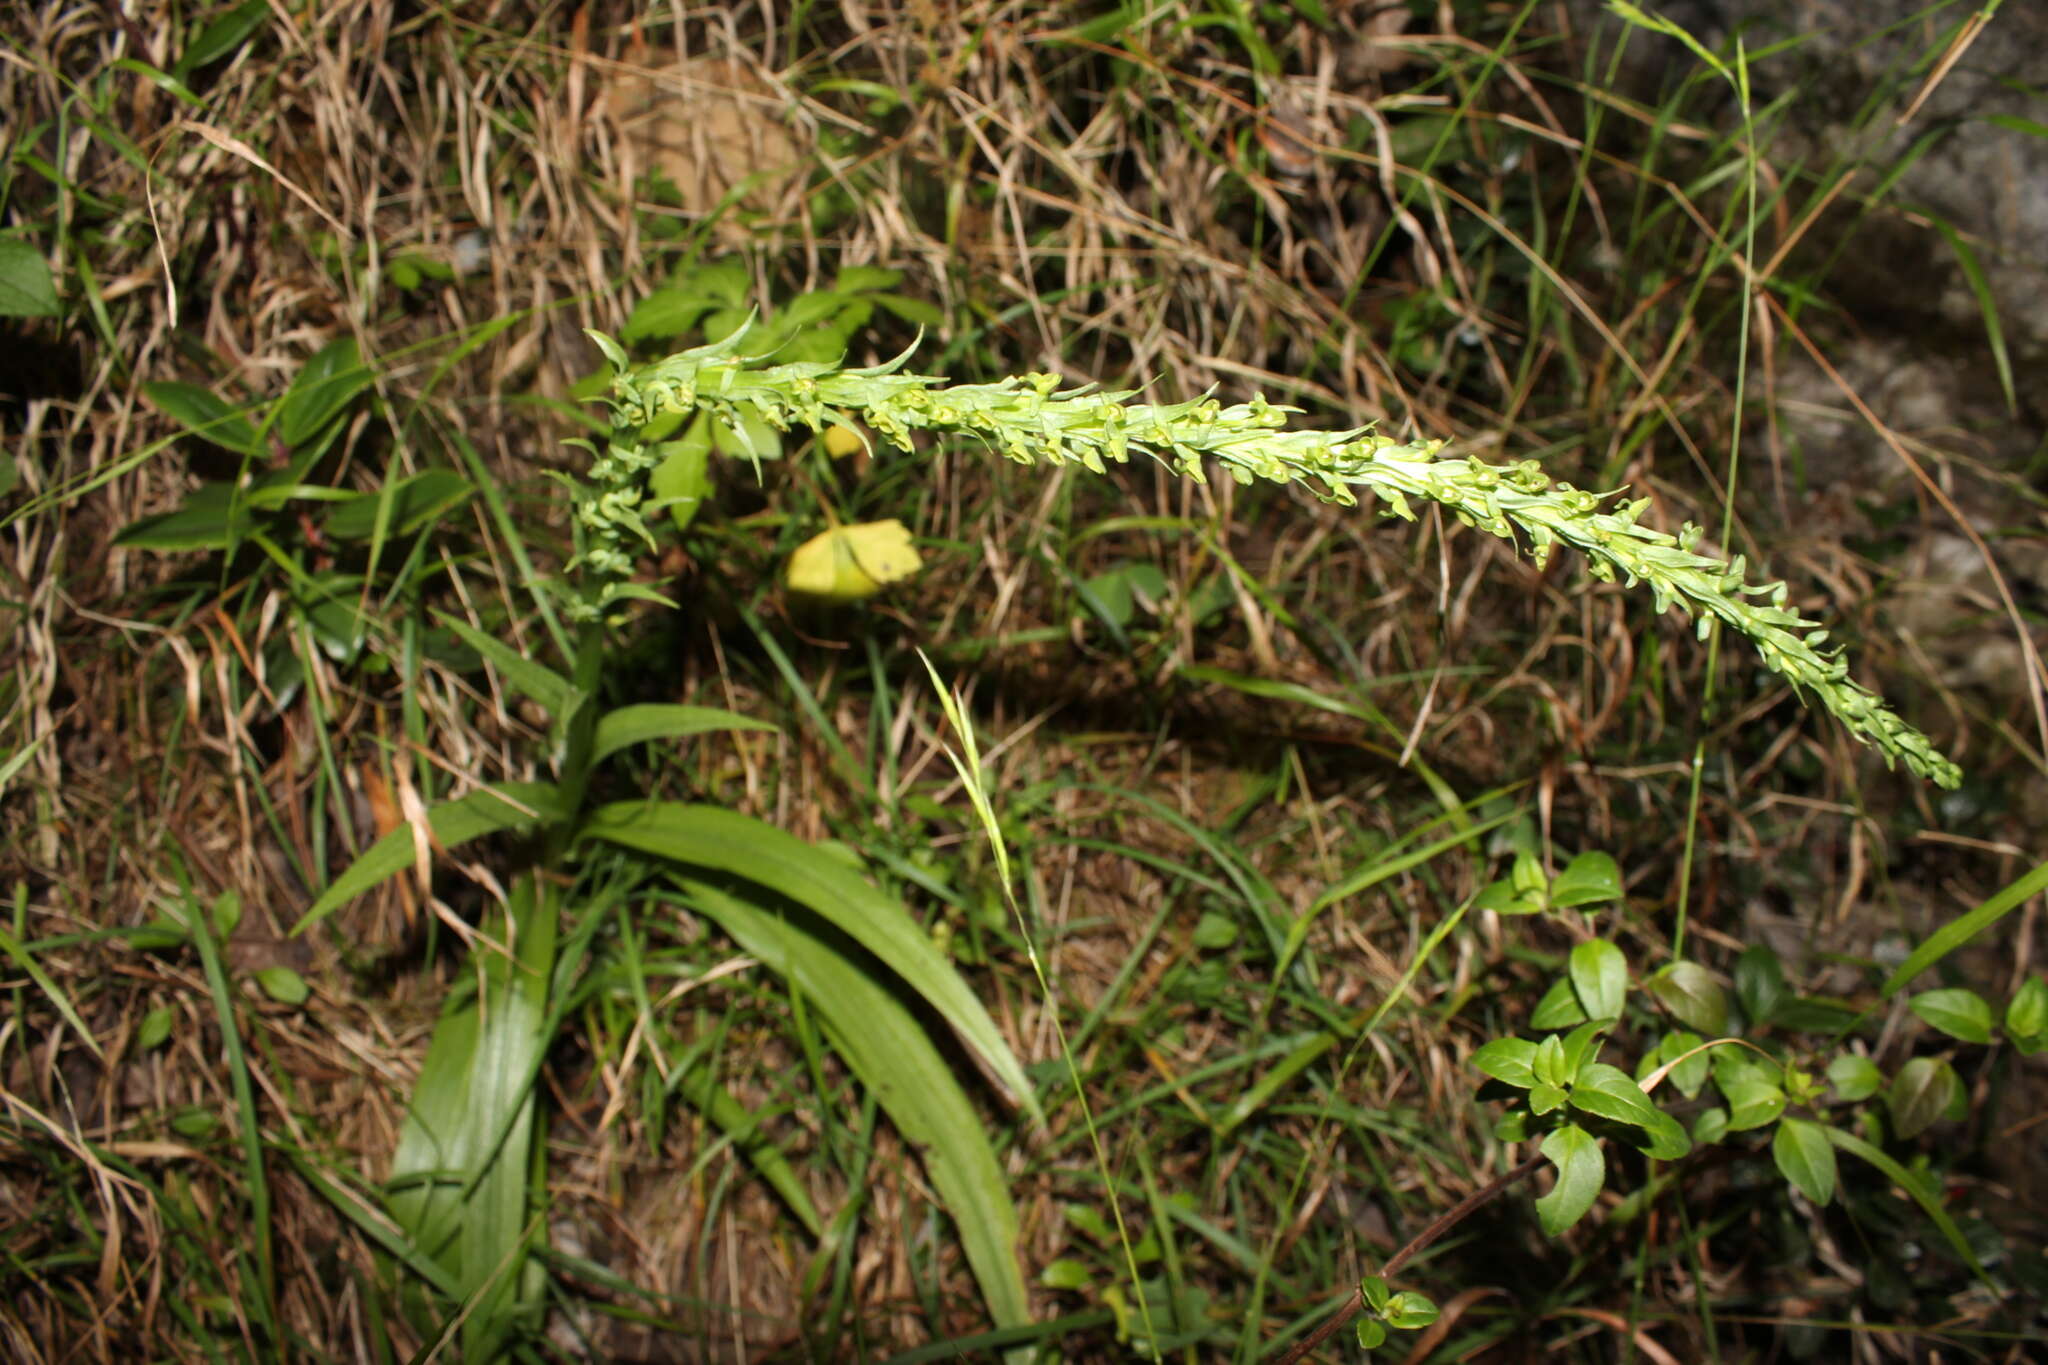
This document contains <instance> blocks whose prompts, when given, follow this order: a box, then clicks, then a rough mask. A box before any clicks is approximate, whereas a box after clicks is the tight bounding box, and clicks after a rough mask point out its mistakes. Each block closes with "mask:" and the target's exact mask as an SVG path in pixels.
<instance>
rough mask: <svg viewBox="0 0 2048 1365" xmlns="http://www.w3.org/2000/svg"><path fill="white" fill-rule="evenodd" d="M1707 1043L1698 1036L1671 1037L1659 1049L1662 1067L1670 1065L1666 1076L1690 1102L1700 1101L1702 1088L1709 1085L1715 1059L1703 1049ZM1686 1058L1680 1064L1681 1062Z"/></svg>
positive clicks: (1693, 1034)
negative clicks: (1708, 1077)
mask: <svg viewBox="0 0 2048 1365" xmlns="http://www.w3.org/2000/svg"><path fill="white" fill-rule="evenodd" d="M1705 1042H1706V1039H1704V1038H1702V1037H1700V1036H1699V1035H1698V1034H1697V1033H1667V1034H1665V1035H1664V1041H1663V1042H1661V1043H1659V1044H1658V1045H1657V1061H1658V1063H1659V1065H1669V1066H1670V1067H1671V1070H1670V1071H1669V1072H1667V1073H1666V1074H1667V1075H1668V1076H1669V1077H1670V1079H1671V1084H1673V1085H1674V1086H1676V1087H1678V1093H1679V1094H1681V1095H1683V1096H1685V1097H1686V1098H1687V1099H1689V1100H1690V1099H1697V1098H1699V1093H1700V1088H1701V1087H1702V1086H1704V1085H1705V1084H1706V1083H1707V1074H1708V1070H1709V1068H1711V1067H1712V1065H1713V1059H1712V1058H1711V1057H1709V1056H1708V1055H1707V1053H1706V1051H1705V1050H1704V1049H1703V1046H1702V1045H1703V1044H1704V1043H1705ZM1681 1057H1682V1058H1684V1060H1683V1061H1680V1060H1679V1059H1680V1058H1681Z"/></svg>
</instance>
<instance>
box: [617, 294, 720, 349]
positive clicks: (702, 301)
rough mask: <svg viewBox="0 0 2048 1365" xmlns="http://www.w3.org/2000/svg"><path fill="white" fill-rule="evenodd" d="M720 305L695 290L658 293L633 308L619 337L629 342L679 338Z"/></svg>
mask: <svg viewBox="0 0 2048 1365" xmlns="http://www.w3.org/2000/svg"><path fill="white" fill-rule="evenodd" d="M719 304H720V300H718V299H717V298H713V297H710V296H708V295H706V294H704V293H703V292H701V291H699V290H695V289H657V290H655V291H654V292H653V293H651V294H649V295H648V296H647V297H646V298H644V299H642V300H640V302H638V303H636V304H634V305H633V312H632V314H631V315H630V316H629V317H627V319H626V325H625V326H623V327H621V328H620V329H619V335H620V336H621V337H623V338H625V339H626V340H627V341H649V340H654V339H656V338H660V339H662V340H667V339H669V338H672V337H679V336H682V335H683V334H684V333H686V332H688V331H689V330H690V329H691V328H692V327H695V326H696V325H697V321H698V319H700V318H702V317H703V316H704V315H705V314H706V313H708V312H710V311H711V310H712V309H714V308H717V307H718V306H719Z"/></svg>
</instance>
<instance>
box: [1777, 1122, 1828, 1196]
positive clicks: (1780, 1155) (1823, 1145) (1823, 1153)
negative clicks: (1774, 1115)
mask: <svg viewBox="0 0 2048 1365" xmlns="http://www.w3.org/2000/svg"><path fill="white" fill-rule="evenodd" d="M1771 1159H1772V1160H1773V1161H1775V1162H1777V1163H1778V1173H1779V1174H1780V1175H1782V1176H1784V1177H1785V1178H1786V1179H1787V1180H1789V1181H1791V1182H1792V1184H1793V1186H1794V1187H1795V1188H1796V1189H1797V1190H1798V1191H1799V1192H1800V1193H1801V1194H1803V1195H1805V1196H1806V1197H1807V1198H1808V1199H1811V1200H1812V1201H1813V1202H1814V1203H1816V1204H1825V1203H1827V1202H1828V1201H1829V1200H1831V1199H1833V1198H1834V1197H1835V1149H1834V1146H1833V1144H1831V1143H1830V1142H1829V1141H1828V1135H1827V1132H1826V1130H1824V1129H1823V1128H1822V1127H1821V1126H1820V1125H1819V1124H1817V1123H1810V1122H1808V1121H1807V1120H1805V1119H1794V1118H1788V1119H1785V1120H1784V1121H1782V1122H1781V1123H1779V1124H1778V1131H1777V1132H1776V1133H1775V1134H1773V1135H1772V1137H1771Z"/></svg>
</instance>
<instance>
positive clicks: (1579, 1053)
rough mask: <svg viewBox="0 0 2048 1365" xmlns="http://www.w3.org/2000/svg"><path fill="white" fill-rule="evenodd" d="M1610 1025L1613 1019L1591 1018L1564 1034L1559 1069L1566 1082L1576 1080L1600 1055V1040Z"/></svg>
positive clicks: (1605, 1034)
mask: <svg viewBox="0 0 2048 1365" xmlns="http://www.w3.org/2000/svg"><path fill="white" fill-rule="evenodd" d="M1610 1025H1611V1021H1609V1020H1606V1019H1591V1020H1588V1021H1587V1022H1585V1023H1583V1024H1581V1025H1579V1026H1578V1027H1577V1028H1575V1029H1573V1030H1572V1031H1571V1032H1570V1033H1567V1034H1566V1035H1564V1038H1563V1042H1562V1045H1563V1048H1564V1051H1563V1056H1562V1061H1561V1064H1560V1067H1559V1071H1560V1073H1561V1074H1562V1075H1563V1077H1564V1080H1565V1082H1566V1083H1569V1082H1572V1081H1576V1080H1577V1079H1578V1078H1579V1073H1580V1072H1581V1071H1583V1070H1585V1069H1586V1067H1587V1066H1589V1065H1591V1064H1592V1061H1593V1059H1594V1058H1595V1057H1598V1056H1599V1055H1600V1042H1601V1039H1603V1038H1604V1037H1606V1036H1607V1030H1608V1028H1609V1027H1610Z"/></svg>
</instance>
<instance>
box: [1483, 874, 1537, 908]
mask: <svg viewBox="0 0 2048 1365" xmlns="http://www.w3.org/2000/svg"><path fill="white" fill-rule="evenodd" d="M1472 908H1473V909H1475V910H1491V911H1493V913H1494V914H1496V915H1540V914H1542V913H1543V902H1542V901H1541V900H1538V899H1537V898H1536V897H1534V896H1525V895H1523V894H1521V893H1520V892H1518V891H1516V890H1515V884H1514V883H1513V882H1511V881H1509V880H1508V879H1507V878H1506V877H1502V878H1501V879H1500V880H1499V881H1494V882H1488V883H1487V884H1486V889H1485V890H1483V891H1481V892H1480V893H1479V894H1478V895H1477V896H1476V897H1474V898H1473V901H1472Z"/></svg>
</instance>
